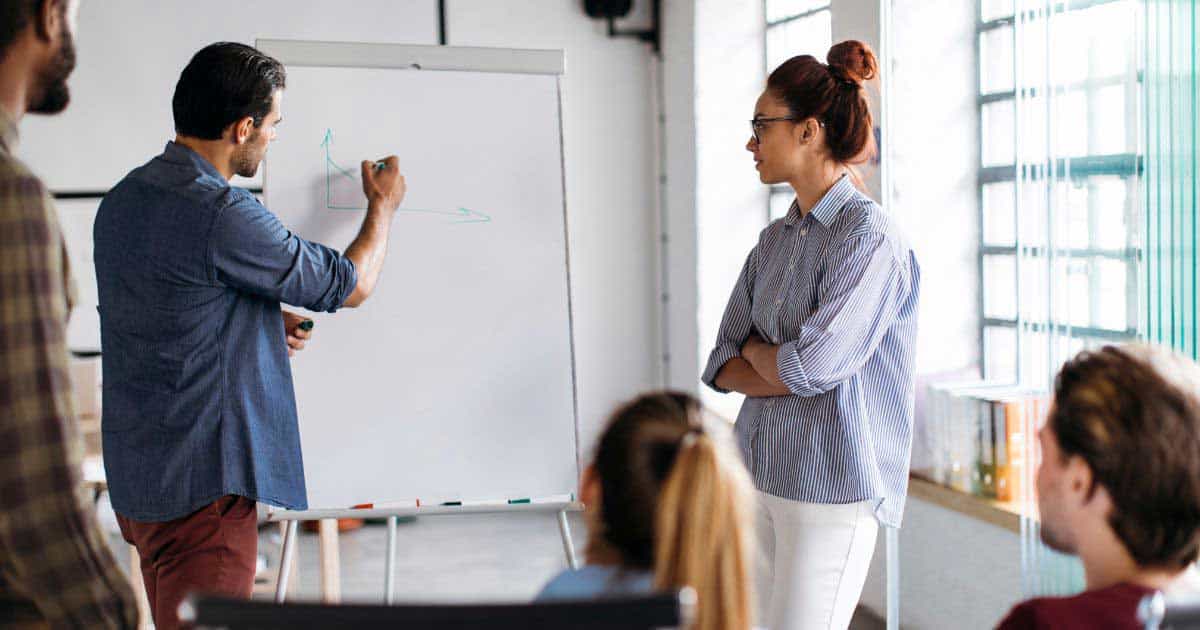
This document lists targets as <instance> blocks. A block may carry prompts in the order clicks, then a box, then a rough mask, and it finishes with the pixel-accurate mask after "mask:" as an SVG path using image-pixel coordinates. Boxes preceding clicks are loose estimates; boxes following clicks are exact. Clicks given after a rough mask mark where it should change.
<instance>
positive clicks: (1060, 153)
mask: <svg viewBox="0 0 1200 630" xmlns="http://www.w3.org/2000/svg"><path fill="white" fill-rule="evenodd" d="M1020 4H1022V5H1025V6H1026V7H1030V6H1033V3H1020ZM1136 18H1137V16H1136V2H1135V0H1072V1H1071V2H1063V3H1054V6H1053V10H1049V9H1047V8H1045V7H1035V8H1031V9H1030V10H1023V11H1022V12H1020V13H1017V12H1016V11H1014V8H1013V1H1012V0H1007V1H1005V0H981V2H980V14H979V23H978V26H977V32H978V39H977V51H978V72H979V96H978V111H979V123H980V150H979V179H978V187H979V207H980V212H981V216H980V226H981V229H980V243H979V274H980V282H981V284H982V290H981V291H980V295H981V302H982V303H981V304H980V308H981V309H982V314H983V317H982V318H981V330H980V335H979V341H980V344H981V346H982V353H983V354H982V356H983V368H984V374H985V376H986V377H987V378H988V379H994V380H1016V379H1017V378H1018V376H1019V375H1018V374H1017V370H1018V366H1019V365H1020V359H1019V358H1017V357H1019V354H1020V353H1019V351H1018V345H1019V343H1020V341H1019V340H1020V338H1021V335H1019V334H1018V331H1024V332H1025V333H1026V334H1025V337H1026V338H1027V339H1030V340H1033V339H1035V338H1036V337H1037V335H1038V334H1041V335H1042V336H1045V333H1051V335H1053V336H1055V337H1064V338H1065V341H1066V342H1067V345H1068V346H1070V348H1071V349H1077V348H1082V347H1090V346H1094V345H1100V344H1103V343H1108V342H1112V341H1120V340H1125V339H1132V338H1134V337H1136V335H1137V331H1138V291H1139V287H1138V285H1139V283H1138V264H1139V259H1140V256H1141V244H1140V242H1139V240H1140V234H1141V229H1140V228H1141V224H1140V219H1139V218H1138V216H1139V213H1140V208H1139V197H1138V195H1139V188H1138V185H1139V182H1138V176H1139V173H1140V169H1141V162H1140V158H1139V157H1138V137H1137V134H1138V131H1137V130H1138V118H1137V112H1138V111H1139V107H1140V103H1139V102H1138V101H1139V97H1140V94H1141V91H1140V88H1139V86H1138V84H1139V83H1140V81H1141V77H1140V75H1139V72H1138V55H1137V54H1136V53H1135V42H1134V38H1135V35H1136V34H1135V30H1134V27H1133V24H1135V23H1136ZM1048 41H1050V42H1052V44H1049V45H1047V42H1048ZM1047 54H1049V55H1051V58H1050V59H1047ZM1030 345H1037V344H1036V342H1035V341H1031V342H1030ZM1030 350H1031V351H1032V352H1034V353H1036V352H1038V351H1039V349H1038V348H1030Z"/></svg>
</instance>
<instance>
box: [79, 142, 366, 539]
mask: <svg viewBox="0 0 1200 630" xmlns="http://www.w3.org/2000/svg"><path fill="white" fill-rule="evenodd" d="M94 245H95V259H96V279H97V281H98V285H99V291H100V306H99V310H100V333H101V343H102V350H103V355H102V357H103V383H104V385H103V387H104V396H103V417H102V421H101V426H102V429H103V440H104V467H105V470H106V472H107V475H108V485H109V491H110V493H111V497H112V505H113V508H114V509H115V510H116V511H117V512H118V513H120V514H122V515H124V516H126V517H128V518H132V519H134V520H139V521H166V520H171V519H175V518H178V517H181V516H185V515H187V514H190V513H192V512H194V511H196V510H197V509H199V508H201V507H202V506H204V505H206V504H208V503H210V502H212V501H214V500H216V499H217V498H219V497H221V496H224V495H227V494H235V495H240V496H244V497H248V498H250V499H255V500H257V501H262V502H265V503H270V504H273V505H277V506H281V507H285V508H290V509H305V508H307V507H308V502H307V499H306V497H305V489H304V465H303V462H302V459H301V454H300V434H299V429H298V426H297V421H296V399H295V392H294V390H293V388H292V372H291V366H290V365H289V363H288V355H287V346H286V335H285V332H284V329H283V319H282V315H281V313H280V308H279V304H280V302H286V303H288V304H293V305H296V306H302V307H304V308H307V309H310V310H312V311H328V312H333V311H335V310H337V308H338V307H340V306H341V305H342V304H343V303H344V302H345V301H346V298H348V297H349V296H350V293H351V292H353V290H354V285H355V283H356V280H357V275H356V273H355V269H354V264H353V263H352V262H351V261H350V260H349V259H347V258H345V257H344V256H342V255H341V254H339V253H338V252H337V251H334V250H333V249H330V248H328V247H325V246H323V245H319V244H317V243H310V242H308V241H305V240H304V239H302V238H300V237H298V236H296V235H295V234H292V233H291V232H290V231H288V230H287V228H285V227H284V226H283V224H282V223H280V221H279V219H278V218H277V217H276V216H275V215H274V214H272V213H271V212H270V211H268V210H267V209H266V208H265V207H263V206H262V204H260V203H259V202H258V201H257V200H256V199H255V198H254V196H253V195H252V194H250V192H248V191H246V190H244V189H241V188H236V187H233V186H230V185H229V182H228V181H227V180H226V179H225V178H224V177H222V176H221V174H220V173H219V172H218V171H217V170H216V168H214V167H213V166H212V164H210V163H209V162H208V161H207V160H205V159H204V158H202V157H200V155H198V154H197V153H195V152H193V151H192V150H190V149H188V148H187V147H184V146H182V145H179V144H176V143H174V142H170V143H168V144H167V147H166V149H165V151H164V152H163V154H162V155H160V156H158V157H156V158H154V159H152V160H150V161H149V162H147V163H146V164H145V165H143V166H141V167H139V168H137V169H135V170H134V171H132V172H131V173H129V175H127V176H126V177H125V179H123V180H121V182H120V183H119V184H117V186H116V187H115V188H113V189H112V191H111V192H109V193H108V195H106V196H105V198H104V201H103V203H101V204H100V209H99V211H98V213H97V215H96V225H95V232H94Z"/></svg>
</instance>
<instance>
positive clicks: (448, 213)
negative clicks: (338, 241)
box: [321, 129, 492, 223]
mask: <svg viewBox="0 0 1200 630" xmlns="http://www.w3.org/2000/svg"><path fill="white" fill-rule="evenodd" d="M332 146H333V130H332V129H326V130H325V138H324V139H323V140H321V148H323V149H324V150H325V207H326V208H329V209H330V210H366V208H365V207H360V206H343V205H338V204H335V203H333V178H335V177H344V178H346V179H350V180H354V181H356V182H357V181H358V176H357V175H356V174H355V173H354V172H353V171H350V170H349V169H346V168H343V167H342V166H341V165H339V164H338V163H337V162H334V161H333V152H332V150H331V147H332ZM396 212H407V213H411V214H434V215H441V216H444V217H449V218H452V219H455V220H454V221H450V223H491V221H492V217H491V216H490V215H487V214H484V213H482V212H480V211H478V210H471V209H468V208H459V209H458V210H424V209H420V208H397V209H396Z"/></svg>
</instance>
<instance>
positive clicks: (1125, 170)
mask: <svg viewBox="0 0 1200 630" xmlns="http://www.w3.org/2000/svg"><path fill="white" fill-rule="evenodd" d="M1122 1H1128V0H1070V1H1069V2H1066V3H1065V4H1066V11H1067V12H1074V11H1082V10H1086V9H1090V8H1093V7H1097V6H1101V5H1105V4H1112V3H1114V2H1122ZM975 15H976V16H977V20H978V22H977V24H976V29H975V31H976V36H975V46H974V47H975V68H976V72H978V73H979V76H978V78H979V80H978V82H977V88H976V89H977V92H978V98H977V100H976V120H977V121H978V122H979V137H978V138H977V140H978V142H979V144H978V146H979V147H980V149H979V154H978V155H979V159H978V165H977V167H978V181H977V183H976V192H977V199H976V201H977V204H978V206H977V207H978V213H979V215H978V217H977V219H978V221H979V240H978V243H977V245H978V252H979V253H978V255H977V270H976V272H977V277H978V279H979V294H978V303H977V305H976V307H977V308H978V312H979V322H980V323H979V334H978V347H979V357H980V369H981V372H982V373H983V376H984V377H985V378H989V379H991V378H995V377H997V376H1004V375H995V374H990V373H989V372H990V370H989V366H990V365H992V364H993V361H992V357H990V356H989V353H988V345H987V338H988V332H989V330H990V329H1007V330H1014V331H1017V332H1018V333H1019V332H1020V331H1021V330H1026V331H1029V332H1032V333H1035V334H1036V333H1046V332H1050V333H1053V334H1054V335H1056V336H1062V337H1066V338H1068V343H1070V342H1072V341H1080V342H1082V343H1083V344H1085V345H1092V344H1094V343H1109V342H1123V341H1130V340H1133V339H1136V338H1137V337H1138V321H1137V320H1138V317H1137V313H1138V310H1137V309H1138V300H1139V288H1138V283H1137V269H1138V268H1139V265H1140V264H1141V262H1142V258H1143V255H1144V254H1143V248H1144V245H1143V244H1140V243H1138V244H1136V245H1135V244H1133V243H1132V242H1131V241H1130V239H1129V238H1128V237H1127V238H1126V241H1125V242H1126V246H1125V247H1123V248H1116V249H1113V248H1099V247H1092V246H1091V245H1092V241H1093V237H1094V235H1095V234H1096V224H1097V223H1098V221H1099V220H1098V219H1097V217H1096V215H1097V213H1096V211H1095V205H1096V202H1095V200H1094V196H1093V195H1090V194H1089V196H1088V207H1089V208H1088V210H1089V211H1088V243H1089V247H1084V248H1077V247H1061V246H1058V247H1055V248H1054V250H1053V253H1054V255H1055V256H1059V257H1066V259H1067V260H1068V261H1083V262H1084V264H1086V265H1087V266H1088V269H1089V273H1088V302H1089V319H1091V320H1092V321H1091V322H1089V323H1094V320H1095V315H1094V310H1093V309H1092V308H1091V307H1092V306H1094V305H1096V304H1098V303H1099V294H1100V292H1101V289H1100V286H1101V283H1100V282H1099V275H1098V274H1095V273H1093V271H1094V269H1095V267H1096V263H1097V262H1098V261H1101V260H1114V259H1115V260H1120V261H1121V262H1122V263H1123V264H1124V265H1125V270H1126V273H1125V277H1126V281H1125V293H1126V296H1125V300H1126V303H1125V310H1126V326H1125V328H1124V329H1115V328H1105V327H1098V326H1091V325H1089V326H1077V325H1073V324H1071V323H1070V322H1067V321H1054V322H1030V321H1027V320H1026V318H1025V317H1024V315H1023V309H1022V303H1021V302H1022V301H1021V289H1020V277H1019V276H1020V265H1019V263H1018V266H1017V269H1016V274H1017V276H1018V277H1017V278H1016V279H1015V282H1016V284H1015V292H1016V295H1015V296H1014V298H1015V300H1016V301H1015V313H1014V315H1015V317H1014V318H1011V319H1010V318H1003V317H990V316H989V314H988V312H987V310H986V308H985V300H986V297H987V295H988V283H987V281H986V276H985V269H986V267H987V263H988V260H989V257H991V256H1002V255H1007V256H1013V257H1014V258H1017V256H1018V253H1019V252H1020V253H1024V254H1025V255H1027V256H1034V257H1038V256H1040V257H1047V256H1048V255H1049V254H1050V251H1049V250H1050V247H1049V246H1048V245H1043V246H1028V245H1022V244H1021V243H1020V234H1015V239H1016V240H1015V241H1014V244H1013V245H996V244H993V243H989V242H988V241H987V237H986V234H985V230H984V226H985V225H987V224H988V220H989V216H988V208H987V205H986V194H985V189H986V186H987V185H988V184H996V183H1005V182H1016V181H1017V179H1018V164H1020V161H1021V156H1020V155H1018V154H1017V153H1016V151H1015V150H1014V153H1013V156H1012V158H1013V160H1014V162H1013V163H1010V164H1004V165H998V166H997V165H993V166H987V165H985V164H986V162H985V156H984V151H983V147H984V146H985V142H986V140H987V137H986V134H987V131H986V128H985V125H984V123H985V121H984V112H985V109H986V106H987V105H989V104H993V103H998V102H1004V101H1012V102H1014V103H1015V102H1016V99H1017V89H1018V86H1017V85H1016V84H1014V85H1013V86H1012V89H1006V90H996V91H991V92H985V91H984V90H983V80H982V79H983V77H982V72H983V68H984V61H985V57H984V53H983V46H982V45H981V42H982V40H983V38H984V35H985V34H986V33H988V32H990V31H993V30H996V29H1000V28H1005V27H1012V26H1013V25H1015V23H1016V17H1017V15H1016V12H1015V11H1014V13H1013V14H1012V15H1007V16H1002V17H998V18H993V19H990V20H983V19H982V15H983V3H982V0H980V1H979V2H977V3H976V13H975ZM1024 15H1025V16H1026V17H1027V18H1029V19H1035V18H1037V17H1038V15H1037V14H1036V13H1035V12H1026V13H1025V14H1024ZM1013 38H1014V41H1013V46H1012V50H1014V51H1015V50H1016V46H1017V42H1016V41H1015V38H1016V33H1015V31H1014V33H1013ZM1012 63H1013V64H1014V65H1015V63H1016V59H1015V57H1014V58H1013V60H1012ZM1127 80H1128V79H1127V76H1126V75H1120V76H1115V77H1096V78H1092V77H1088V78H1087V79H1085V80H1083V81H1078V82H1073V83H1068V84H1064V85H1063V86H1062V87H1063V89H1064V91H1065V92H1070V91H1073V90H1082V91H1083V92H1084V95H1085V99H1086V102H1087V104H1088V109H1089V112H1090V111H1091V109H1092V108H1091V104H1092V103H1093V102H1095V100H1096V98H1097V97H1096V91H1097V90H1099V89H1101V88H1105V87H1111V86H1113V85H1123V84H1125V82H1126V81H1127ZM1136 80H1137V83H1138V85H1139V86H1140V85H1141V84H1142V82H1143V80H1144V76H1143V70H1142V69H1141V68H1137V77H1136ZM1034 93H1035V94H1036V92H1034ZM1126 102H1127V103H1128V100H1127V101H1126ZM1126 120H1127V121H1128V122H1130V123H1135V124H1136V119H1135V118H1134V117H1132V116H1128V115H1127V117H1126ZM1014 132H1016V128H1015V125H1014ZM1090 133H1091V129H1090V128H1089V134H1090ZM1090 140H1091V136H1090V135H1089V141H1090ZM1137 151H1138V150H1137V149H1136V148H1134V149H1133V152H1132V153H1117V154H1103V155H1102V154H1088V155H1085V156H1078V157H1071V158H1058V159H1057V161H1056V163H1055V164H1054V166H1053V172H1054V173H1069V176H1068V179H1069V180H1070V184H1071V185H1073V186H1078V185H1083V186H1086V185H1088V182H1089V181H1093V178H1098V177H1113V176H1116V177H1120V178H1122V179H1124V180H1128V179H1130V178H1136V179H1139V180H1140V178H1141V177H1142V176H1143V173H1144V164H1143V160H1142V156H1141V155H1139V154H1138V152H1137ZM1134 185H1135V186H1136V185H1137V183H1136V182H1134ZM1135 193H1136V191H1135ZM1135 198H1136V194H1133V195H1130V196H1128V197H1127V199H1128V200H1127V201H1126V203H1127V204H1128V203H1136V199H1135ZM1126 210H1128V208H1126ZM1013 211H1014V213H1016V212H1020V200H1019V199H1014V201H1013ZM1014 218H1015V214H1014ZM1128 227H1129V228H1130V229H1134V228H1135V227H1136V226H1133V225H1129V226H1128ZM1017 347H1018V348H1019V347H1020V343H1019V342H1018V344H1017ZM1014 351H1016V349H1015V348H1014ZM1020 364H1021V361H1020V357H1019V356H1018V357H1016V358H1015V362H1014V363H1013V365H1014V366H1017V367H1016V368H1015V369H1016V370H1017V373H1015V374H1013V375H1012V377H1013V378H1016V379H1019V378H1020V374H1019V371H1020V367H1019V366H1020Z"/></svg>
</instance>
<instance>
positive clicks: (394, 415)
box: [259, 42, 578, 509]
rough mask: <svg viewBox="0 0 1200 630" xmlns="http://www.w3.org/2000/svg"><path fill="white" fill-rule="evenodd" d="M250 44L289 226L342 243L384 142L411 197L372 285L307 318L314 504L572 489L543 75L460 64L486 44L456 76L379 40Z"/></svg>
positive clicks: (302, 410) (555, 120) (557, 172)
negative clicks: (296, 49) (361, 173)
mask: <svg viewBox="0 0 1200 630" xmlns="http://www.w3.org/2000/svg"><path fill="white" fill-rule="evenodd" d="M259 44H260V47H262V48H263V49H264V50H265V51H267V52H269V53H271V54H273V55H275V56H276V57H277V58H279V59H280V60H281V61H283V62H284V64H285V65H286V66H287V67H288V89H287V90H286V91H285V93H284V98H283V123H282V124H281V125H280V130H279V136H278V139H277V140H276V141H275V142H274V143H273V144H272V146H271V148H270V150H269V152H268V155H267V161H266V164H265V171H264V183H265V196H266V202H267V206H268V207H269V208H270V209H271V210H272V211H273V212H275V213H276V214H277V215H278V216H279V217H280V218H281V219H282V220H283V222H284V224H285V225H287V226H288V227H289V229H292V230H294V231H295V232H296V233H298V234H299V235H300V236H302V237H304V238H307V239H310V240H315V241H318V242H321V243H324V244H327V245H329V246H331V247H335V248H337V249H339V250H342V249H344V248H345V247H346V245H348V244H349V243H350V241H351V240H352V239H353V237H354V235H355V234H356V233H357V230H358V227H359V225H360V224H361V222H362V218H363V216H364V212H365V211H364V210H363V208H365V200H364V199H363V196H362V192H361V184H360V183H359V181H358V164H359V162H360V161H361V160H362V159H372V158H378V157H382V156H384V155H387V154H390V153H395V154H397V155H398V156H399V158H400V165H401V171H402V172H403V173H404V174H405V176H406V179H407V182H408V189H409V191H408V195H407V197H406V198H405V201H404V204H403V205H402V207H401V211H400V212H399V213H398V214H397V216H396V220H395V222H394V224H393V226H392V231H391V242H390V246H389V250H388V255H387V262H386V264H385V267H384V270H383V274H382V276H381V278H380V283H379V285H378V287H377V288H376V291H375V293H374V294H373V295H372V296H371V298H370V299H368V300H367V302H366V303H365V304H364V305H363V306H362V307H360V308H358V309H345V310H342V311H340V312H339V313H337V314H334V315H328V314H314V315H313V318H314V319H315V320H316V327H315V329H314V331H313V332H314V337H313V340H312V342H311V343H310V344H309V346H308V348H306V349H305V350H304V351H303V352H301V353H299V354H298V355H297V357H296V358H295V359H293V362H292V369H293V373H294V377H295V385H296V399H297V405H298V408H299V415H300V431H301V441H302V444H303V450H304V467H305V476H306V482H307V487H308V497H309V506H310V509H322V508H344V507H349V506H351V505H354V504H358V503H367V502H370V503H381V502H389V501H396V502H404V501H411V500H413V499H421V501H422V503H423V504H425V503H428V502H430V501H439V500H460V499H467V500H471V499H509V498H518V497H536V496H549V495H561V494H565V493H569V492H573V491H574V489H575V487H576V483H577V479H578V446H577V440H578V437H577V418H576V410H575V386H574V368H573V365H574V362H573V348H572V337H571V318H570V304H569V301H570V293H569V286H568V268H567V245H566V237H565V220H566V219H565V211H564V196H563V171H562V157H561V156H562V140H561V130H560V109H559V94H558V76H557V74H532V73H524V74H517V73H513V72H473V71H469V70H467V68H469V67H470V66H471V59H472V57H473V56H478V58H479V61H480V64H479V67H491V66H489V65H486V64H484V61H485V60H486V59H487V57H485V56H486V55H488V52H487V51H474V52H471V51H466V52H464V53H463V55H465V56H461V57H460V58H459V61H460V62H461V63H460V64H459V65H460V67H461V69H460V70H458V71H439V70H430V69H425V70H414V69H410V68H409V64H406V63H397V65H398V66H399V67H398V68H380V67H378V66H379V63H378V60H379V58H380V55H379V48H378V46H376V45H371V46H356V45H353V44H324V45H319V46H328V47H329V53H330V58H335V59H338V60H339V63H341V64H346V65H350V63H352V62H348V61H347V54H349V55H350V57H351V58H353V55H354V51H355V50H357V51H359V54H362V55H363V57H362V63H361V64H360V65H362V66H373V67H319V66H304V65H297V64H294V63H292V62H290V61H289V59H290V57H289V56H288V54H287V46H286V45H283V44H281V43H279V42H274V43H269V45H268V43H266V42H260V43H259ZM319 46H318V47H319ZM311 48H312V44H306V50H308V51H309V53H311ZM414 49H415V47H403V46H397V47H394V50H396V51H400V52H403V51H406V50H407V51H411V50H414ZM450 50H453V49H450ZM498 54H504V53H503V51H500V52H499V53H498ZM558 54H559V55H560V56H561V53H558ZM305 62H306V63H312V57H311V56H309V57H305ZM493 65H494V64H493ZM559 67H560V68H561V63H560V64H559ZM327 139H328V141H326V140H327Z"/></svg>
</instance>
